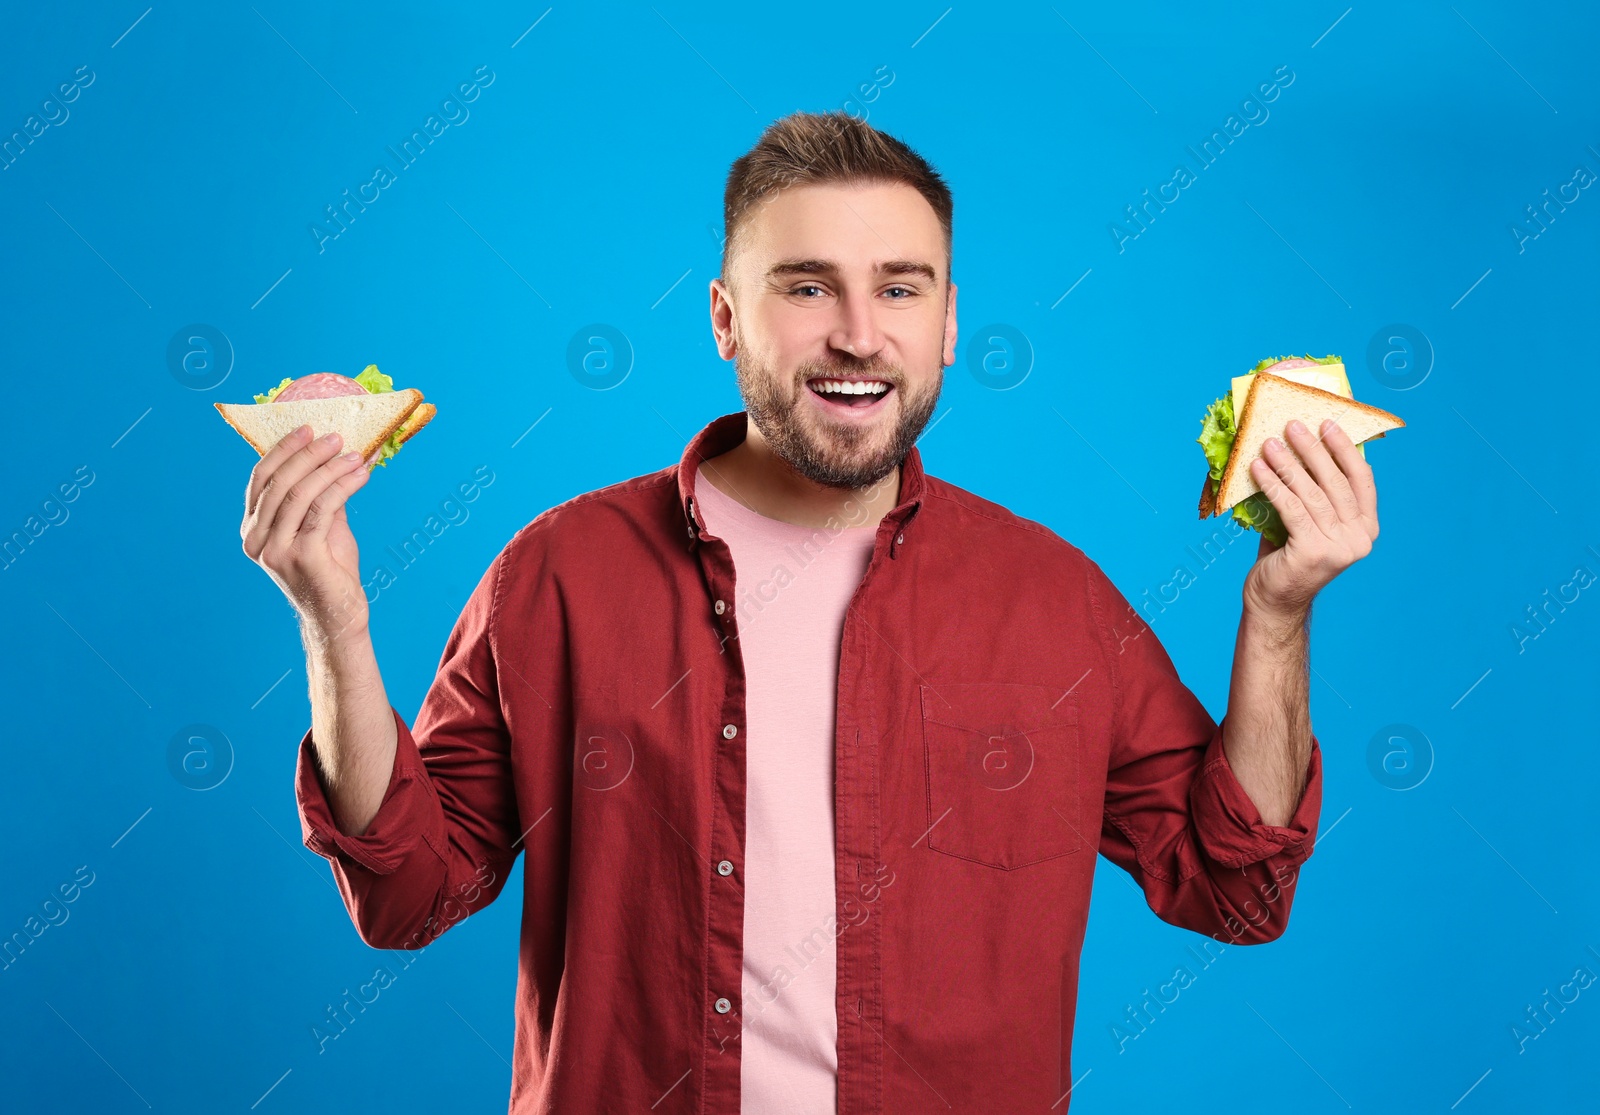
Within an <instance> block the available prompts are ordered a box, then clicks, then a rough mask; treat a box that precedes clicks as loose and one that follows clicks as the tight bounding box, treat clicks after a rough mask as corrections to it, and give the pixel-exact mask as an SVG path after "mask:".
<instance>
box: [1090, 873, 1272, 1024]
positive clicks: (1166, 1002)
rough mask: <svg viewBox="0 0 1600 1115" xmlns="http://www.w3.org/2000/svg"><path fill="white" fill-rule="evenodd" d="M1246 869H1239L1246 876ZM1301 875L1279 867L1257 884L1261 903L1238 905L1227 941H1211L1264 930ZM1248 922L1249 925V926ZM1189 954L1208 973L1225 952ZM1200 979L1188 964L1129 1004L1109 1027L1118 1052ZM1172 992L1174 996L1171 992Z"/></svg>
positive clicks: (1227, 923) (1208, 950) (1226, 927)
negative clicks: (1120, 1018)
mask: <svg viewBox="0 0 1600 1115" xmlns="http://www.w3.org/2000/svg"><path fill="white" fill-rule="evenodd" d="M1244 873H1245V869H1244V868H1243V867H1241V868H1239V874H1241V875H1243V874H1244ZM1297 878H1298V872H1297V871H1296V870H1295V869H1294V868H1293V867H1290V866H1289V865H1288V864H1279V865H1278V866H1277V867H1275V868H1273V869H1272V878H1271V879H1270V880H1269V881H1267V882H1264V883H1257V884H1256V887H1255V891H1256V893H1257V894H1259V895H1260V896H1261V899H1262V901H1261V902H1260V903H1257V902H1256V901H1255V899H1253V898H1246V899H1245V900H1244V901H1243V902H1238V903H1235V904H1234V906H1235V908H1236V909H1237V910H1238V911H1239V912H1240V913H1241V914H1243V915H1244V920H1240V919H1239V918H1237V917H1235V916H1234V915H1232V914H1229V915H1228V916H1227V917H1226V918H1224V919H1223V928H1224V930H1225V931H1226V933H1227V939H1226V940H1225V939H1224V937H1223V935H1222V933H1213V934H1211V938H1212V940H1214V941H1220V942H1223V943H1224V944H1238V943H1239V941H1240V940H1241V939H1242V938H1243V937H1245V936H1247V935H1248V934H1249V932H1250V927H1254V928H1258V929H1259V928H1260V927H1261V926H1263V925H1265V924H1266V923H1267V922H1268V921H1270V920H1271V918H1272V910H1271V907H1272V906H1273V904H1274V903H1276V902H1277V901H1278V900H1279V899H1283V898H1286V897H1287V896H1288V895H1289V892H1290V891H1291V890H1292V889H1293V888H1294V885H1295V882H1296V881H1297ZM1246 922H1248V923H1249V927H1247V925H1246ZM1188 951H1189V954H1190V955H1191V956H1193V957H1195V958H1196V959H1197V960H1199V961H1200V971H1202V972H1203V971H1205V970H1206V969H1207V968H1210V967H1211V965H1213V964H1215V963H1216V962H1217V961H1218V960H1219V959H1221V957H1222V950H1220V949H1218V950H1217V951H1216V953H1215V954H1213V953H1212V950H1211V946H1210V945H1209V944H1208V945H1206V946H1205V948H1204V949H1203V950H1201V951H1200V952H1196V951H1195V949H1194V947H1193V946H1192V945H1191V946H1189V950H1188ZM1198 978H1199V977H1198V976H1197V975H1196V974H1195V972H1194V970H1193V969H1191V968H1190V967H1189V966H1188V965H1187V964H1182V965H1179V966H1177V967H1176V968H1174V969H1173V972H1172V978H1171V979H1169V980H1168V981H1167V982H1165V983H1162V984H1159V985H1157V987H1156V989H1155V991H1151V990H1150V988H1148V987H1146V988H1144V990H1143V991H1142V992H1141V995H1140V999H1139V1001H1138V1002H1137V1003H1129V1004H1128V1005H1127V1006H1126V1007H1125V1008H1124V1010H1123V1012H1122V1015H1123V1017H1122V1021H1120V1022H1112V1023H1110V1024H1109V1025H1108V1029H1109V1030H1110V1032H1111V1040H1112V1041H1114V1042H1116V1043H1117V1052H1118V1053H1126V1052H1127V1051H1128V1046H1129V1044H1130V1043H1131V1042H1135V1041H1138V1040H1139V1039H1140V1038H1141V1037H1143V1036H1144V1035H1145V1034H1146V1033H1148V1032H1149V1030H1150V1027H1151V1026H1154V1025H1155V1023H1156V1021H1157V1019H1158V1018H1159V1017H1160V1016H1161V1015H1163V1014H1165V1013H1166V1011H1167V1008H1168V1007H1170V1006H1172V1004H1174V1003H1176V1002H1177V1001H1178V998H1179V996H1180V995H1181V994H1182V993H1183V992H1184V991H1185V990H1187V989H1188V988H1190V987H1192V986H1194V983H1195V981H1196V980H1197V979H1198ZM1169 992H1170V996H1169V994H1168V993H1169Z"/></svg>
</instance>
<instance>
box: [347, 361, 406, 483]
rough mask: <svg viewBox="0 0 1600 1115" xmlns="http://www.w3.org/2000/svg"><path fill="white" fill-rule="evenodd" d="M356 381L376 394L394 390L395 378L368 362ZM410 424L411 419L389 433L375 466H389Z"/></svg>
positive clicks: (379, 448) (381, 446)
mask: <svg viewBox="0 0 1600 1115" xmlns="http://www.w3.org/2000/svg"><path fill="white" fill-rule="evenodd" d="M356 382H357V383H359V384H360V385H361V386H362V387H365V388H366V389H367V390H368V391H371V392H372V393H373V394H374V395H381V394H383V393H384V392H385V391H393V390H394V380H392V379H390V378H389V377H388V376H386V375H384V374H383V373H382V372H380V371H378V366H377V365H376V364H368V365H367V366H366V367H365V368H363V369H362V370H361V374H360V375H358V376H356ZM410 424H411V420H410V419H407V420H406V421H404V422H402V423H400V425H398V426H396V427H395V431H394V433H392V434H390V435H389V437H388V440H386V441H385V442H384V443H383V444H382V445H380V446H378V459H377V460H376V461H374V462H373V467H374V468H376V467H377V466H378V465H382V466H383V467H384V468H388V467H389V458H390V457H393V456H394V455H395V454H396V453H398V452H400V441H401V438H402V437H403V436H404V435H405V431H406V427H407V426H409V425H410Z"/></svg>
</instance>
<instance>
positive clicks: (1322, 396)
mask: <svg viewBox="0 0 1600 1115" xmlns="http://www.w3.org/2000/svg"><path fill="white" fill-rule="evenodd" d="M1295 418H1298V419H1299V420H1300V421H1301V422H1303V423H1305V426H1306V429H1308V430H1310V431H1311V432H1312V433H1313V434H1316V433H1317V431H1318V430H1319V429H1320V428H1321V426H1322V422H1323V420H1324V419H1327V418H1332V419H1333V420H1334V421H1335V422H1337V423H1339V428H1340V429H1341V430H1343V431H1344V432H1345V434H1346V435H1347V436H1348V437H1349V438H1350V440H1351V441H1353V442H1355V443H1356V444H1358V445H1359V444H1360V443H1361V442H1363V441H1367V440H1368V439H1370V438H1375V437H1382V436H1383V434H1384V433H1385V431H1388V430H1393V429H1397V428H1399V427H1401V426H1404V425H1405V422H1404V421H1402V420H1401V419H1400V418H1399V417H1397V416H1396V415H1393V414H1390V413H1389V412H1388V411H1386V410H1380V409H1379V408H1377V407H1375V406H1368V405H1367V404H1366V403H1358V402H1356V401H1355V400H1354V399H1347V398H1345V397H1344V396H1342V395H1336V394H1334V393H1333V392H1331V391H1323V390H1322V389H1320V388H1317V387H1308V386H1306V385H1305V384H1301V383H1294V382H1292V381H1291V380H1287V379H1284V378H1282V377H1281V376H1275V375H1273V374H1272V373H1270V372H1257V373H1256V374H1255V375H1254V376H1252V377H1251V383H1250V392H1249V394H1248V395H1246V396H1245V403H1244V413H1243V414H1242V415H1240V416H1239V432H1238V434H1237V435H1236V436H1235V437H1234V441H1233V450H1232V451H1231V452H1230V453H1229V454H1228V465H1227V467H1226V468H1225V469H1223V471H1222V480H1221V482H1220V483H1219V484H1218V486H1217V495H1216V499H1215V501H1214V504H1213V508H1212V513H1213V514H1220V513H1221V512H1223V511H1226V510H1228V509H1229V508H1230V507H1232V506H1233V505H1234V504H1236V503H1238V502H1239V501H1240V500H1242V499H1245V498H1247V497H1249V496H1251V495H1254V494H1255V493H1256V492H1259V491H1260V490H1261V486H1260V485H1259V484H1257V483H1256V482H1255V481H1254V480H1252V479H1251V478H1250V462H1251V461H1253V460H1255V459H1256V458H1257V457H1259V456H1261V449H1262V447H1263V446H1264V445H1265V444H1266V442H1267V439H1268V438H1271V437H1276V438H1278V439H1280V440H1281V441H1282V442H1283V443H1284V445H1287V446H1289V452H1290V453H1294V456H1295V460H1297V461H1298V460H1300V455H1299V454H1298V453H1295V452H1294V446H1293V445H1291V444H1290V442H1289V437H1288V434H1287V433H1286V432H1285V428H1286V427H1287V426H1288V425H1289V422H1290V420H1291V419H1295ZM1300 463H1301V465H1302V467H1303V466H1304V465H1305V462H1304V461H1301V462H1300Z"/></svg>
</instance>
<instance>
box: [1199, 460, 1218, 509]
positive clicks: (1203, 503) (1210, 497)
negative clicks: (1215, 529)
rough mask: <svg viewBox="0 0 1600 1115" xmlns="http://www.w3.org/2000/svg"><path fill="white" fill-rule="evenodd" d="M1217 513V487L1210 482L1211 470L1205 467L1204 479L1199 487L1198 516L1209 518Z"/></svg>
mask: <svg viewBox="0 0 1600 1115" xmlns="http://www.w3.org/2000/svg"><path fill="white" fill-rule="evenodd" d="M1216 513H1217V489H1216V485H1214V484H1213V483H1212V482H1211V470H1210V469H1206V481H1205V484H1204V485H1203V486H1202V487H1201V488H1200V517H1201V518H1202V519H1209V518H1211V516H1213V515H1215V514H1216Z"/></svg>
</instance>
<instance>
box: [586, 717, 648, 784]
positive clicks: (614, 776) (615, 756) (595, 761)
mask: <svg viewBox="0 0 1600 1115" xmlns="http://www.w3.org/2000/svg"><path fill="white" fill-rule="evenodd" d="M633 754H634V753H633V741H632V740H630V739H629V738H628V735H627V733H626V732H624V731H622V730H621V729H620V728H586V729H584V730H582V731H580V732H579V733H578V735H577V747H576V750H575V753H574V755H573V768H572V772H573V776H574V777H575V779H576V780H577V782H578V784H579V785H581V786H585V787H587V788H588V789H591V790H600V791H605V790H615V789H616V788H617V787H618V786H620V785H622V784H623V783H624V782H626V781H627V780H628V775H630V774H632V773H633Z"/></svg>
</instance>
